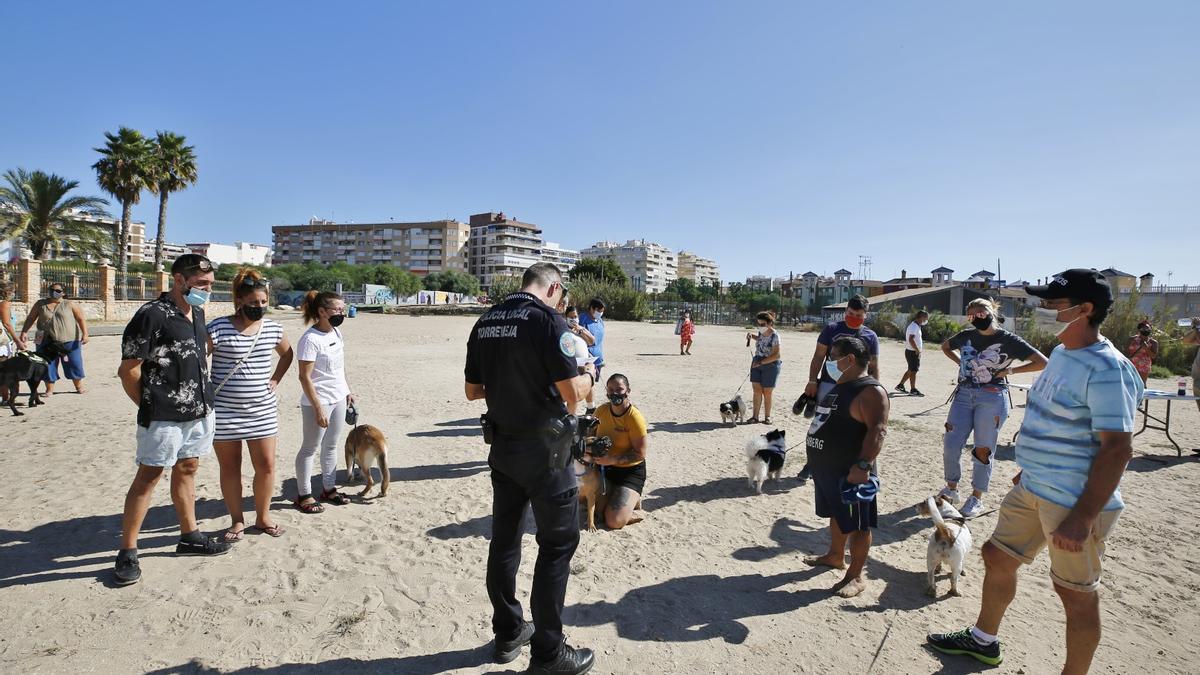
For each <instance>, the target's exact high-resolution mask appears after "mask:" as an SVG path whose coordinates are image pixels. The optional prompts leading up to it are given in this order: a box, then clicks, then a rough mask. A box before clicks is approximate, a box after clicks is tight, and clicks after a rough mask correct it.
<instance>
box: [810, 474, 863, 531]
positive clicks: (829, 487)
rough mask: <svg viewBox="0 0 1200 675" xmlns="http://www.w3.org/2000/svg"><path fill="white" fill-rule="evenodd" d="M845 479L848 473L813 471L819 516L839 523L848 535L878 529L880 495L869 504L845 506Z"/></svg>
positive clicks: (839, 526)
mask: <svg viewBox="0 0 1200 675" xmlns="http://www.w3.org/2000/svg"><path fill="white" fill-rule="evenodd" d="M845 477H846V471H840V470H836V469H824V468H817V469H812V481H813V490H814V493H815V499H814V501H815V502H816V506H817V516H818V517H820V518H833V519H834V520H836V521H837V524H838V529H840V530H841V531H842V532H843V533H847V534H848V533H850V532H856V531H859V530H861V531H863V532H866V531H867V529H868V528H872V527H878V526H879V507H878V502H879V497H878V495H877V496H876V497H875V499H872V500H871V501H869V502H856V503H854V504H843V503H842V485H841V482H842V479H843V478H845Z"/></svg>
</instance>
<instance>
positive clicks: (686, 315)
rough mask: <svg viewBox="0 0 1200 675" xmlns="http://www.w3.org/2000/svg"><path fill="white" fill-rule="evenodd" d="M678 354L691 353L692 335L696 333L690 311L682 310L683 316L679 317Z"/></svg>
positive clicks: (689, 354) (688, 354)
mask: <svg viewBox="0 0 1200 675" xmlns="http://www.w3.org/2000/svg"><path fill="white" fill-rule="evenodd" d="M679 322H680V323H679V355H680V356H691V355H692V336H694V335H695V334H696V324H694V323H692V313H691V312H689V311H687V310H686V309H685V310H683V316H681V317H680V318H679Z"/></svg>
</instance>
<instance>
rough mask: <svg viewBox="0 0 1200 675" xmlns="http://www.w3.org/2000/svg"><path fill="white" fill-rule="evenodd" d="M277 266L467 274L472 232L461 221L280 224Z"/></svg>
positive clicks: (275, 234) (274, 233)
mask: <svg viewBox="0 0 1200 675" xmlns="http://www.w3.org/2000/svg"><path fill="white" fill-rule="evenodd" d="M271 234H272V238H273V240H274V253H273V254H272V256H271V259H272V262H273V264H286V263H304V262H308V261H310V260H313V261H316V262H320V263H323V264H326V265H328V264H330V263H334V262H337V261H342V262H347V263H350V264H352V265H371V264H380V263H382V264H388V265H395V266H396V267H400V268H402V269H405V270H408V271H409V272H412V273H413V274H416V275H418V276H424V275H426V274H430V273H432V272H444V271H449V270H456V271H459V272H467V271H468V270H467V239H468V236H469V234H470V230H469V228H468V227H467V225H466V224H465V223H461V222H459V221H457V220H433V221H423V222H413V223H394V222H387V223H335V222H333V221H329V220H322V219H319V218H313V219H311V220H309V221H308V223H307V224H305V225H276V226H274V227H272V228H271Z"/></svg>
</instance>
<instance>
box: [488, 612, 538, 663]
mask: <svg viewBox="0 0 1200 675" xmlns="http://www.w3.org/2000/svg"><path fill="white" fill-rule="evenodd" d="M532 639H533V624H531V623H529V622H528V621H522V622H521V630H520V631H518V632H517V637H515V638H513V639H511V640H496V644H495V648H494V649H493V650H492V660H494V661H495V662H496V663H509V662H510V661H513V660H514V659H516V658H517V657H518V656H520V655H521V647H524V646H525V645H527V644H529V641H530V640H532Z"/></svg>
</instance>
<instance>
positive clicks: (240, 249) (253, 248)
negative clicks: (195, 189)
mask: <svg viewBox="0 0 1200 675" xmlns="http://www.w3.org/2000/svg"><path fill="white" fill-rule="evenodd" d="M187 247H188V249H190V250H191V252H192V253H199V254H200V255H202V256H204V257H206V258H208V259H209V260H211V261H213V262H215V263H216V264H218V265H258V266H260V267H267V266H270V264H271V247H270V246H266V245H263V244H251V243H248V242H244V241H239V242H235V243H233V244H232V245H230V244H214V243H212V242H206V243H201V244H188V245H187ZM150 258H151V260H153V259H154V251H153V249H151V252H150Z"/></svg>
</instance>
